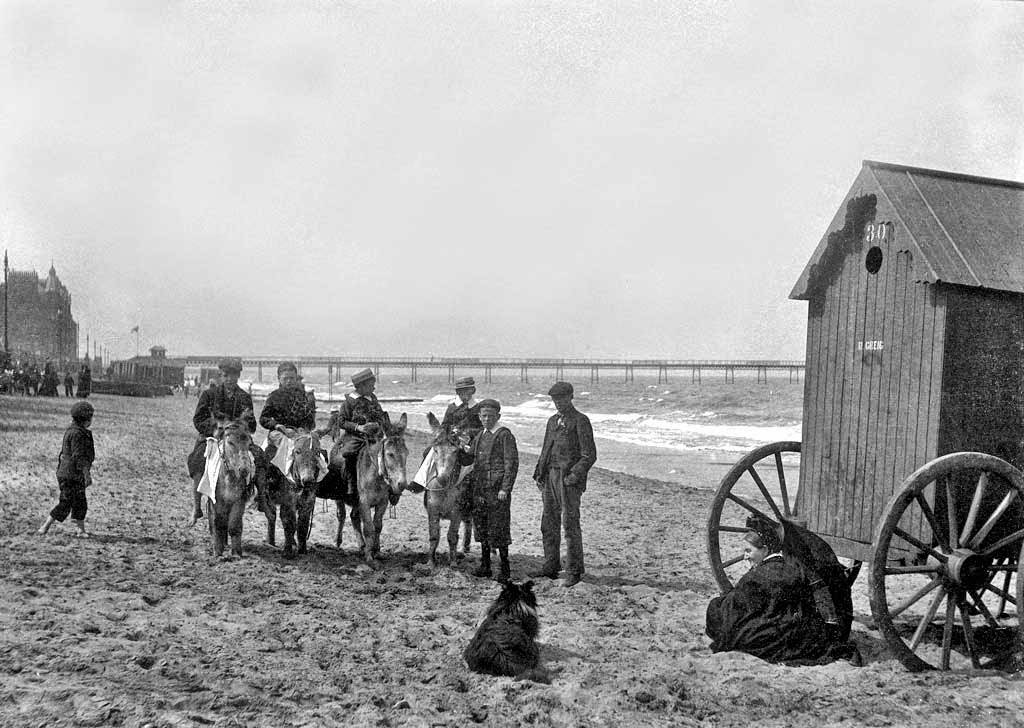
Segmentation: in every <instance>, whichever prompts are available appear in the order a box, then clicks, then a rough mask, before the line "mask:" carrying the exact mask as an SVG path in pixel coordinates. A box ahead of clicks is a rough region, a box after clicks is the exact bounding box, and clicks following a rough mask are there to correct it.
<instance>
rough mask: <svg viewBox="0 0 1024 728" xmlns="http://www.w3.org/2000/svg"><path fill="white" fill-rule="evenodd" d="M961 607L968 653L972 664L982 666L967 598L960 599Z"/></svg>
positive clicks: (961, 619) (961, 618)
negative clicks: (975, 642)
mask: <svg viewBox="0 0 1024 728" xmlns="http://www.w3.org/2000/svg"><path fill="white" fill-rule="evenodd" d="M959 608H960V621H961V622H963V624H964V642H965V643H966V644H967V654H969V655H970V656H971V665H972V666H974V667H981V662H980V661H979V660H978V648H977V646H976V645H975V644H974V628H973V627H971V614H970V611H971V610H970V609H969V608H968V607H967V600H966V599H961V600H960V604H959Z"/></svg>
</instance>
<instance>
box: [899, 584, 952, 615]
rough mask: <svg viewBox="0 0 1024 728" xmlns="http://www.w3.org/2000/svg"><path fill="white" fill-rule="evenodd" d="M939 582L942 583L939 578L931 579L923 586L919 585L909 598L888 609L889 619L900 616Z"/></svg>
mask: <svg viewBox="0 0 1024 728" xmlns="http://www.w3.org/2000/svg"><path fill="white" fill-rule="evenodd" d="M941 584H942V580H941V579H938V578H935V579H932V580H931V581H929V582H928V583H927V584H925V585H924V586H923V587H921V588H920V589H918V590H917V591H916V592H914V594H913V595H912V596H911V597H910V598H909V599H907V600H906V601H905V602H903V603H902V604H900V605H898V606H896V607H894V608H893V609H891V610H890V611H889V617H890V618H891V619H895V618H896V617H898V616H900V615H901V614H903V612H905V611H907V609H909V608H910V607H912V606H914V604H916V603H917V602H919V601H920V600H921V599H922V598H924V596H925V595H926V594H928V593H929V592H930V591H932V590H933V589H935V588H936V587H938V586H940V585H941Z"/></svg>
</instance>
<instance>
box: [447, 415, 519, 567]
mask: <svg viewBox="0 0 1024 728" xmlns="http://www.w3.org/2000/svg"><path fill="white" fill-rule="evenodd" d="M500 418H501V404H500V403H499V402H498V401H497V400H494V399H485V400H483V401H482V402H481V403H480V421H481V423H482V424H483V429H482V430H480V432H479V433H478V434H477V436H476V437H475V438H473V441H472V442H471V443H469V444H468V445H466V446H464V448H463V451H462V452H460V453H459V462H460V463H462V464H463V465H469V464H472V465H473V473H472V474H471V475H470V476H469V477H470V479H471V480H470V483H471V485H470V493H471V498H472V503H473V531H474V532H475V533H476V540H477V541H479V542H480V566H479V568H477V570H476V571H474V572H473V574H474V575H475V576H483V577H489V576H490V575H491V547H492V546H495V547H497V549H498V554H499V556H500V557H501V568H500V571H499V572H498V581H501V582H506V581H508V580H509V577H510V576H511V567H510V565H509V561H508V545H509V544H510V543H512V534H511V510H512V486H514V485H515V482H516V475H517V474H518V473H519V450H518V448H517V447H516V438H515V436H513V434H512V433H511V432H509V429H508V428H507V427H499V426H498V420H499V419H500Z"/></svg>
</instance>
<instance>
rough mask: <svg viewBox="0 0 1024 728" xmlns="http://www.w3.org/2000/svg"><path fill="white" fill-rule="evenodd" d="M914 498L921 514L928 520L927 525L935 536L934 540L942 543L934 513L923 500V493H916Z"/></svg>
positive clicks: (940, 530)
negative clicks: (929, 525)
mask: <svg viewBox="0 0 1024 728" xmlns="http://www.w3.org/2000/svg"><path fill="white" fill-rule="evenodd" d="M914 498H915V500H916V501H917V505H918V506H919V507H920V508H921V512H922V513H924V517H925V518H926V519H927V520H928V523H929V524H931V527H932V533H934V534H935V540H936V541H938V542H939V543H942V540H941V539H940V538H939V537H940V536H941V535H942V529H941V528H940V527H939V522H938V520H936V518H935V512H934V511H933V510H932V507H931V506H930V505H928V501H926V500H925V498H924V493H918V494H917V495H916V496H915V497H914Z"/></svg>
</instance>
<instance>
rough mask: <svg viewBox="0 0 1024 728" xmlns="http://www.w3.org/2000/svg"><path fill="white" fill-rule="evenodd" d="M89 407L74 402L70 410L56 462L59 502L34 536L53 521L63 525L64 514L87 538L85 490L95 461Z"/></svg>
mask: <svg viewBox="0 0 1024 728" xmlns="http://www.w3.org/2000/svg"><path fill="white" fill-rule="evenodd" d="M92 415H93V407H92V405H91V404H89V403H88V402H77V403H75V406H74V407H72V408H71V426H70V427H68V429H67V430H65V431H64V442H63V444H62V445H61V449H60V457H59V458H58V459H57V483H58V485H60V501H59V502H58V503H57V505H56V506H54V508H53V510H52V511H50V515H49V516H47V518H46V520H45V521H43V525H41V526H40V527H39V531H38V532H37V533H38V534H39V535H40V536H43V535H45V534H46V532H47V531H49V530H50V526H52V525H53V522H54V521H59V522H61V523H63V522H64V521H65V519H67V517H68V514H70V515H71V520H73V521H74V522H75V525H76V526H78V533H77V534H75V535H76V536H78V537H80V538H87V537H88V536H89V534H88V532H86V530H85V513H86V510H87V509H88V503H86V500H85V489H86V488H87V487H89V485H91V484H92V474H91V471H92V462H93V460H95V459H96V452H95V450H94V449H93V442H92V433H91V432H90V431H89V427H90V426H91V425H92Z"/></svg>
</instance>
